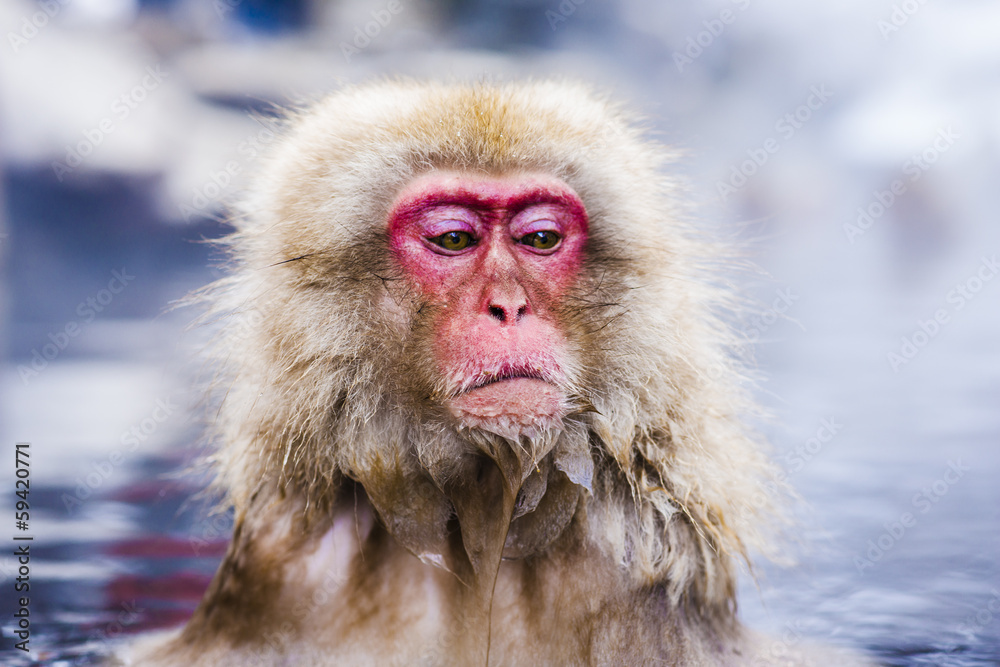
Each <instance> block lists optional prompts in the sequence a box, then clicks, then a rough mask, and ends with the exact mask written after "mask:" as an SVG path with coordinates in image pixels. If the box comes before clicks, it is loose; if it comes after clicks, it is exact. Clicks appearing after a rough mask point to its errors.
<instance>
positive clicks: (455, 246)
mask: <svg viewBox="0 0 1000 667" xmlns="http://www.w3.org/2000/svg"><path fill="white" fill-rule="evenodd" d="M427 240H428V241H430V242H431V243H433V244H434V245H437V246H441V247H442V248H444V249H445V250H450V251H452V252H457V251H459V250H465V249H466V248H468V247H469V246H474V245H476V239H475V238H473V236H472V234H470V233H469V232H457V231H456V232H445V233H444V234H441V235H440V236H435V237H433V238H429V239H427Z"/></svg>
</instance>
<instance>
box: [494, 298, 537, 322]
mask: <svg viewBox="0 0 1000 667" xmlns="http://www.w3.org/2000/svg"><path fill="white" fill-rule="evenodd" d="M487 312H489V314H490V316H491V317H492V318H494V319H495V320H497V321H498V322H500V323H501V324H517V323H518V322H520V321H521V319H522V318H523V317H524V316H525V314H526V313H527V312H528V303H527V301H526V300H524V299H509V300H506V299H491V300H490V302H489V305H488V306H487Z"/></svg>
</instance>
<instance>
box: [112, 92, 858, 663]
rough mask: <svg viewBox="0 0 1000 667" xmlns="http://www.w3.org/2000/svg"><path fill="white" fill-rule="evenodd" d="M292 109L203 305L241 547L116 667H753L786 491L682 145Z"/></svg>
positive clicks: (480, 104) (626, 136)
mask: <svg viewBox="0 0 1000 667" xmlns="http://www.w3.org/2000/svg"><path fill="white" fill-rule="evenodd" d="M292 116H293V117H292V118H290V120H289V124H288V128H287V132H286V133H285V136H284V137H283V139H282V140H281V141H280V142H277V143H276V147H275V148H274V150H273V152H272V154H271V155H270V157H269V159H268V163H267V165H266V166H264V167H263V168H262V170H261V173H260V174H259V175H258V177H257V179H256V181H255V182H254V183H253V185H252V187H251V188H249V191H248V194H247V196H246V197H245V198H244V199H243V200H242V201H241V202H240V203H239V205H238V210H237V211H236V215H235V216H234V218H233V222H232V224H233V225H234V226H235V232H234V233H233V234H232V235H231V236H230V237H229V238H228V239H226V241H225V243H226V245H227V246H228V249H229V251H230V254H231V259H232V271H231V273H230V275H229V277H228V278H225V279H223V280H222V281H221V282H219V283H217V284H215V285H213V286H210V287H209V288H208V289H207V291H206V292H205V293H204V296H205V298H206V299H208V300H209V301H210V302H211V303H212V306H211V307H212V308H213V309H214V312H215V313H220V314H224V315H225V318H224V319H225V320H226V321H228V322H230V323H231V324H230V325H229V326H230V327H231V333H230V334H227V333H226V332H225V331H223V332H222V334H221V344H220V345H219V349H218V354H217V359H218V365H219V369H218V370H219V374H220V377H221V378H222V379H221V380H220V381H219V383H218V384H219V386H220V388H221V389H220V392H219V393H220V394H224V398H223V399H222V402H221V407H220V408H219V413H218V418H217V423H216V424H215V428H216V430H217V433H216V437H217V439H218V441H219V443H220V444H219V450H218V453H217V454H216V460H217V464H218V476H219V481H220V484H222V485H223V486H224V488H225V489H226V491H227V493H228V499H229V502H231V503H232V505H233V506H234V508H235V529H234V533H233V537H232V542H231V544H230V547H229V550H228V553H227V555H226V556H225V559H224V561H223V562H222V565H221V566H220V568H219V571H218V573H217V574H216V576H215V578H214V580H213V581H212V584H211V586H210V588H209V589H208V591H207V592H206V594H205V597H204V599H203V600H202V602H201V605H200V606H199V607H198V609H197V611H196V612H195V613H194V616H193V617H192V618H191V619H190V621H189V622H188V623H187V625H186V626H185V627H184V628H183V629H181V630H179V631H177V632H175V633H174V634H172V635H170V636H168V637H167V638H165V639H162V640H159V641H157V642H147V643H145V644H140V645H138V646H136V647H134V649H133V653H132V655H131V658H129V659H130V660H131V663H130V664H136V665H154V666H155V665H179V666H184V667H194V666H200V665H205V666H212V667H220V666H221V667H225V666H232V667H237V666H238V667H243V666H246V665H289V666H291V665H295V666H300V665H323V666H326V665H330V666H332V665H408V666H409V665H460V666H467V665H472V666H476V665H483V666H486V665H497V666H499V665H649V664H664V665H737V664H770V658H769V655H770V654H769V653H768V651H769V650H770V649H769V647H770V646H771V644H773V642H774V641H779V640H777V639H775V640H773V641H771V640H767V639H759V638H756V637H755V636H753V634H752V633H751V632H750V631H749V630H747V629H745V628H744V627H742V626H741V624H740V623H739V621H738V619H737V617H736V605H735V588H736V565H737V562H738V561H739V560H741V559H746V558H747V553H748V551H749V550H751V549H754V550H756V549H759V548H765V549H766V547H767V545H768V543H769V539H770V537H769V536H770V535H771V533H770V532H769V529H768V528H767V526H768V525H769V519H768V517H769V515H771V514H772V513H773V507H772V503H771V500H769V496H768V494H766V493H762V492H761V489H762V488H767V487H768V485H769V484H771V485H773V483H774V473H773V471H772V469H771V466H770V464H769V463H768V461H767V459H766V458H765V457H764V455H763V454H762V453H761V451H760V443H759V442H758V441H757V440H756V438H755V437H754V436H753V435H752V434H750V433H749V431H748V429H747V427H746V424H745V422H746V417H747V415H748V414H752V412H753V410H754V407H753V404H752V401H751V400H750V399H749V398H748V397H747V396H746V395H745V393H744V390H743V389H741V386H742V383H741V374H740V370H739V366H738V363H737V362H736V361H735V359H736V357H735V356H734V355H733V354H732V353H731V347H730V343H731V342H732V340H733V339H732V337H731V334H730V333H729V330H728V328H727V326H726V325H724V323H723V320H722V319H720V312H722V311H721V309H723V308H725V307H726V304H727V302H728V299H729V297H728V296H727V294H726V293H725V291H724V290H723V289H721V288H720V287H719V286H718V285H719V283H720V282H721V281H719V280H718V279H717V276H713V275H711V273H708V272H709V271H710V270H711V267H712V266H713V265H715V264H717V262H715V259H714V257H715V256H714V255H713V250H712V245H711V244H710V243H708V242H706V241H705V240H703V239H701V238H700V237H699V234H696V233H695V232H694V231H693V229H692V228H691V227H689V226H688V225H687V224H686V223H685V222H684V216H683V214H682V213H681V212H680V210H679V208H678V205H677V203H676V201H677V200H678V196H677V193H676V190H677V188H676V186H675V185H674V183H673V182H672V180H671V179H670V178H669V177H668V176H666V175H665V174H664V171H663V166H664V164H665V162H666V161H667V160H669V158H670V153H669V152H668V151H666V150H665V149H664V148H662V147H660V146H658V145H656V144H654V143H653V142H651V141H649V140H647V139H646V138H644V136H643V134H642V132H641V131H640V130H638V129H636V126H635V124H634V122H633V121H632V120H630V118H629V117H628V116H627V115H626V114H625V112H623V111H622V110H621V109H620V108H619V107H618V106H616V105H615V104H613V103H611V102H609V101H607V100H606V99H605V98H603V97H602V96H600V95H597V94H595V93H593V92H591V91H590V90H589V88H587V87H586V86H583V85H580V84H575V83H566V82H532V83H525V84H492V83H478V84H443V83H421V82H413V81H392V82H388V81H386V82H377V83H370V84H366V85H360V86H357V87H351V88H347V89H345V90H342V91H340V92H337V93H335V94H333V95H332V96H330V97H328V98H326V99H324V100H322V101H320V102H318V103H316V104H315V105H314V106H312V107H311V108H309V109H306V110H304V111H301V112H297V113H295V114H292ZM787 644H788V642H785V643H784V644H782V646H783V650H782V651H781V652H779V654H780V657H781V660H783V661H785V662H782V663H781V664H807V662H806V659H805V657H804V656H802V657H801V658H795V659H794V660H793V662H792V663H789V662H787V661H788V660H789V659H790V656H793V653H794V647H789V646H788V645H787ZM820 664H823V663H822V662H821V663H820ZM827 664H832V663H827ZM840 664H843V663H840Z"/></svg>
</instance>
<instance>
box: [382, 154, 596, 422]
mask: <svg viewBox="0 0 1000 667" xmlns="http://www.w3.org/2000/svg"><path fill="white" fill-rule="evenodd" d="M587 229H588V221H587V213H586V211H585V209H584V207H583V204H582V202H581V201H580V198H579V196H577V194H576V193H575V192H573V190H572V189H571V188H570V187H569V186H568V185H566V184H565V183H563V182H562V181H560V180H558V179H556V178H552V177H550V176H544V175H538V174H514V175H511V176H506V177H485V176H477V175H470V174H460V173H452V172H433V173H431V174H427V175H425V176H422V177H420V178H417V179H416V180H414V181H413V182H412V183H410V184H409V185H408V186H407V187H406V188H405V189H404V190H403V191H402V192H401V193H400V195H399V197H398V198H397V199H396V202H395V204H394V205H393V208H392V211H391V213H390V215H389V228H388V231H389V239H390V246H391V249H392V252H393V254H394V256H395V258H396V260H397V261H398V262H399V264H400V265H401V266H402V268H403V271H404V273H405V274H406V276H407V277H408V278H409V280H411V281H412V283H413V284H414V286H415V287H416V288H417V289H418V290H419V292H420V293H421V295H422V296H423V297H424V298H426V299H427V300H428V301H429V302H430V303H432V304H435V305H438V306H440V312H441V313H443V314H442V315H441V316H440V317H439V318H438V320H437V321H436V322H435V323H434V332H435V333H434V335H435V340H434V350H435V356H436V361H437V363H438V367H439V369H440V371H441V373H442V376H443V377H444V379H445V383H446V386H447V387H448V390H449V392H450V394H451V396H450V398H449V399H448V407H449V408H450V410H451V412H452V414H453V415H454V416H455V417H456V418H458V419H459V421H460V422H462V423H463V424H464V425H466V426H470V427H486V428H488V429H490V430H495V431H496V430H500V429H502V430H510V429H511V428H513V429H514V430H515V431H517V432H524V431H525V430H528V429H531V428H533V427H538V426H546V425H549V424H551V423H553V422H556V421H558V420H560V419H561V417H562V415H563V414H564V412H565V409H566V405H565V403H566V399H565V393H564V392H563V391H562V390H561V389H560V385H561V384H563V383H564V382H565V380H566V375H565V371H564V368H565V366H566V358H565V357H566V339H565V336H564V334H563V332H562V331H561V330H560V327H559V326H558V323H557V321H556V319H555V316H554V309H555V306H556V305H557V304H559V303H560V302H561V300H562V299H563V298H564V297H565V295H566V294H567V292H568V291H569V289H570V288H571V287H572V286H573V284H574V282H575V280H576V278H577V275H578V273H579V270H580V266H581V263H582V260H583V249H584V245H585V243H586V240H587ZM450 232H459V233H460V234H459V236H458V237H456V236H450V237H447V238H449V239H450V240H452V241H455V240H458V241H459V242H458V243H452V247H455V246H464V247H459V248H458V249H448V248H445V247H442V245H441V243H442V238H445V237H446V235H448V234H449V233H450ZM539 233H542V234H539ZM552 233H554V234H556V235H558V241H557V242H556V243H555V244H554V245H552V247H551V248H544V247H543V248H539V247H536V246H535V245H534V244H532V241H535V242H538V241H539V240H541V245H543V246H545V245H550V244H551V241H552V236H551V234H552ZM466 235H467V236H466ZM432 239H437V242H435V241H434V240H432ZM466 241H470V242H469V243H468V245H466Z"/></svg>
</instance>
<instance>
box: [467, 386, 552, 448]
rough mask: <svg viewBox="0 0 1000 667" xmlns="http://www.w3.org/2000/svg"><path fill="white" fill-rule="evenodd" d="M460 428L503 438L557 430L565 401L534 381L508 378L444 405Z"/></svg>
mask: <svg viewBox="0 0 1000 667" xmlns="http://www.w3.org/2000/svg"><path fill="white" fill-rule="evenodd" d="M448 407H449V409H450V410H451V413H452V415H453V416H454V417H455V418H456V419H458V420H459V421H460V422H461V423H462V425H463V426H466V427H468V428H480V429H483V430H486V431H491V432H493V433H497V434H499V435H503V436H508V435H510V436H514V437H516V436H518V435H529V436H530V435H533V434H534V433H535V432H538V431H541V430H545V429H548V428H553V427H557V426H559V425H560V424H561V423H562V417H563V415H565V414H566V397H565V395H564V394H563V392H562V391H561V390H560V389H559V388H558V387H556V386H555V385H553V384H550V383H548V382H545V381H544V380H539V379H536V378H510V379H508V380H501V381H499V382H491V383H490V384H487V385H483V386H482V387H476V388H475V389H470V390H469V391H467V392H465V393H463V394H459V395H458V396H456V397H455V398H453V399H451V401H449V403H448Z"/></svg>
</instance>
